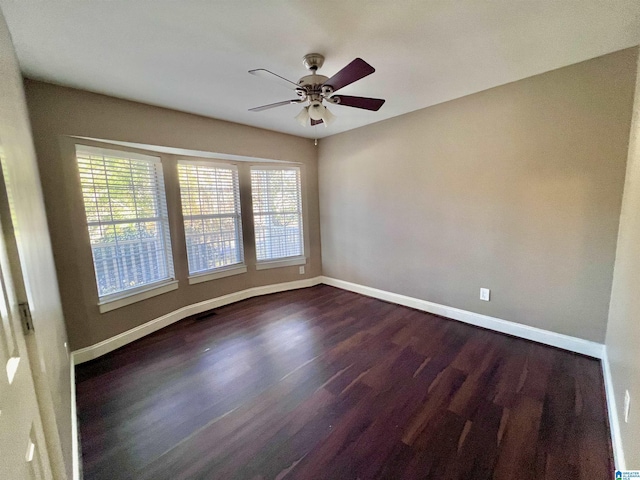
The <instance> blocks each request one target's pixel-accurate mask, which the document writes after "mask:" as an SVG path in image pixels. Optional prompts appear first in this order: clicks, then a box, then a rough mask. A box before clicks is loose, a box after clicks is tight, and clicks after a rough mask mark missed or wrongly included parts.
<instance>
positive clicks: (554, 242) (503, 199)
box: [318, 49, 640, 398]
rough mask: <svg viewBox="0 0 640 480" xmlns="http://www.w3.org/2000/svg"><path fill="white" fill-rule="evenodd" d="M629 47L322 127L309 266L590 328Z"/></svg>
mask: <svg viewBox="0 0 640 480" xmlns="http://www.w3.org/2000/svg"><path fill="white" fill-rule="evenodd" d="M636 56H637V51H636V49H628V50H624V51H621V52H617V53H613V54H610V55H607V56H604V57H600V58H596V59H593V60H590V61H586V62H583V63H580V64H577V65H573V66H569V67H566V68H562V69H559V70H556V71H552V72H548V73H545V74H542V75H538V76H535V77H532V78H528V79H525V80H522V81H518V82H515V83H512V84H508V85H504V86H501V87H497V88H494V89H491V90H487V91H484V92H480V93H478V94H475V95H471V96H468V97H464V98H460V99H457V100H454V101H451V102H447V103H444V104H440V105H437V106H433V107H430V108H426V109H423V110H419V111H416V112H413V113H410V114H407V115H403V116H401V117H396V118H393V119H389V120H386V121H383V122H380V123H377V124H374V125H369V126H366V127H363V128H360V129H357V130H353V131H350V132H346V133H343V134H340V135H336V136H332V137H330V138H327V139H323V140H322V141H321V143H320V150H319V161H318V162H319V163H318V164H319V183H320V212H321V232H322V262H323V274H324V275H326V276H329V277H334V278H338V279H342V280H346V281H350V282H355V283H358V284H362V285H367V286H370V287H375V288H379V289H383V290H387V291H391V292H395V293H400V294H404V295H409V296H412V297H416V298H419V299H424V300H429V301H432V302H437V303H440V304H444V305H449V306H453V307H458V308H462V309H465V310H470V311H473V312H478V313H482V314H486V315H491V316H495V317H498V318H502V319H505V320H510V321H514V322H519V323H522V324H526V325H531V326H535V327H539V328H543V329H546V330H551V331H555V332H559V333H563V334H568V335H573V336H576V337H580V338H584V339H587V340H593V341H597V342H603V341H604V337H605V329H606V322H607V313H608V308H609V296H610V292H611V280H612V275H613V263H614V254H615V248H616V236H617V230H618V217H619V211H620V204H621V198H622V187H623V182H624V174H625V160H626V154H627V153H626V152H627V143H628V139H629V125H630V119H631V105H632V102H633V89H634V84H635V63H636ZM389 100H390V101H393V99H392V98H391V99H389ZM383 108H384V107H383ZM337 113H338V114H339V112H337ZM480 287H488V288H490V289H491V294H492V298H491V301H490V302H488V303H487V302H482V301H480V300H479V298H478V297H479V289H480ZM639 398H640V397H639Z"/></svg>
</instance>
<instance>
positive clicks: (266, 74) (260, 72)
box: [249, 68, 298, 90]
mask: <svg viewBox="0 0 640 480" xmlns="http://www.w3.org/2000/svg"><path fill="white" fill-rule="evenodd" d="M249 73H250V74H252V75H255V76H256V77H262V78H266V79H267V80H271V81H276V82H278V83H279V84H280V85H282V86H283V87H287V88H290V89H291V90H295V89H296V88H298V84H297V83H296V82H292V81H291V80H287V79H286V78H284V77H281V76H280V75H278V74H277V73H273V72H270V71H269V70H265V69H264V68H258V69H256V70H249Z"/></svg>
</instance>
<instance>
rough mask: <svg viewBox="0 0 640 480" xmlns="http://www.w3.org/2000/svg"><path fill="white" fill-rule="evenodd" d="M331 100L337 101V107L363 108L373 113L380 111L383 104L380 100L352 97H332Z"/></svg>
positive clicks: (382, 100)
mask: <svg viewBox="0 0 640 480" xmlns="http://www.w3.org/2000/svg"><path fill="white" fill-rule="evenodd" d="M331 98H332V99H338V103H337V105H343V106H345V107H355V108H363V109H364V110H373V111H374V112H377V111H378V110H380V107H381V106H382V105H383V104H384V102H385V101H384V99H382V98H368V97H352V96H350V95H334V96H333V97H331Z"/></svg>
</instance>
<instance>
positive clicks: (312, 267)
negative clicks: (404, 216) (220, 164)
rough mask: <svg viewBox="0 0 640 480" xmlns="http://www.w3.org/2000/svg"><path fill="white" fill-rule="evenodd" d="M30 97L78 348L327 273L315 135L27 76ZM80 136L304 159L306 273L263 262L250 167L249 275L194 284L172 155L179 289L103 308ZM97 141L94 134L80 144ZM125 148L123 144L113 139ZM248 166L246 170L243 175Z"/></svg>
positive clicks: (246, 200)
mask: <svg viewBox="0 0 640 480" xmlns="http://www.w3.org/2000/svg"><path fill="white" fill-rule="evenodd" d="M25 85H26V93H27V102H28V105H29V111H30V115H31V121H32V126H33V130H34V137H35V144H36V151H37V154H38V161H39V164H40V169H41V172H42V176H43V189H44V195H45V203H46V207H47V216H48V220H49V226H50V230H51V238H52V242H53V249H54V253H55V257H56V267H57V270H58V275H59V281H60V292H61V295H62V301H63V307H64V312H65V317H66V320H67V328H68V331H69V339H70V341H71V347H72V348H73V349H74V350H75V349H78V348H82V347H86V346H89V345H93V344H96V343H98V342H100V341H102V340H105V339H107V338H110V337H112V336H114V335H117V334H119V333H122V332H124V331H126V330H129V329H131V328H134V327H136V326H138V325H141V324H143V323H145V322H148V321H150V320H153V319H155V318H158V317H160V316H162V315H164V314H166V313H169V312H172V311H174V310H176V309H178V308H180V307H183V306H185V305H190V304H193V303H197V302H201V301H203V300H207V299H209V298H214V297H217V296H220V295H225V294H228V293H231V292H235V291H239V290H244V289H246V288H250V287H254V286H261V285H267V284H273V283H280V282H287V281H293V280H300V279H304V278H310V277H314V276H317V275H320V273H321V259H320V231H319V210H318V189H317V152H316V147H315V146H314V145H313V141H311V140H308V139H303V138H299V137H293V136H290V135H284V134H280V133H275V132H270V131H266V130H261V129H257V128H252V127H247V126H243V125H238V124H233V123H229V122H224V121H221V120H213V119H209V118H204V117H199V116H196V115H190V114H186V113H181V112H177V111H173V110H167V109H163V108H158V107H153V106H149V105H143V104H139V103H134V102H129V101H126V100H120V99H116V98H112V97H107V96H103V95H97V94H93V93H89V92H85V91H80V90H74V89H70V88H63V87H58V86H54V85H50V84H46V83H41V82H35V81H29V80H27V81H26V83H25ZM67 135H78V136H85V137H93V138H102V139H110V140H118V141H126V142H136V143H143V144H151V145H163V146H171V147H179V148H186V149H194V150H203V151H212V152H217V153H223V154H234V155H244V156H250V157H261V158H272V159H277V160H283V161H295V162H301V163H302V182H303V208H304V209H305V212H304V213H305V218H304V227H305V238H306V245H305V254H306V256H307V257H308V263H307V265H306V273H305V274H304V275H300V274H299V273H298V267H297V266H296V267H284V268H276V269H270V270H260V271H256V270H255V249H254V246H253V235H252V234H251V231H250V230H248V229H251V228H252V226H251V224H250V223H251V215H250V208H251V202H250V196H249V190H248V186H249V185H248V182H249V181H250V180H249V176H248V175H247V174H246V173H247V170H246V169H245V170H242V165H243V164H240V168H241V170H240V176H241V186H240V188H241V196H242V195H243V203H242V208H243V227H244V232H245V235H244V238H245V261H246V263H247V265H248V268H249V271H248V272H247V273H246V274H242V275H237V276H233V277H228V278H223V279H219V280H213V281H210V282H205V283H200V284H196V285H188V281H187V276H188V270H187V263H186V247H185V241H184V235H183V230H182V217H181V212H180V207H179V190H178V188H177V178H176V177H177V172H176V168H175V162H176V158H175V157H173V156H171V155H164V154H154V155H158V156H161V157H162V161H163V168H164V174H165V184H166V190H167V206H168V209H169V222H170V225H171V229H172V248H173V257H174V266H175V272H176V277H177V279H178V280H179V282H180V283H179V288H178V290H175V291H172V292H169V293H165V294H163V295H160V296H157V297H153V298H152V299H148V300H145V301H142V302H139V303H136V304H133V305H130V306H127V307H123V308H119V309H117V310H113V311H111V312H107V313H105V314H100V313H99V311H98V307H97V303H98V296H97V289H96V283H95V277H94V272H93V264H92V259H91V249H90V246H89V235H88V232H87V228H86V219H85V215H84V206H83V203H82V197H81V190H80V184H79V177H78V172H77V166H76V160H75V147H74V145H75V143H76V140H74V139H70V138H69V137H67ZM80 143H87V142H80ZM110 148H120V147H110ZM243 172H244V173H243Z"/></svg>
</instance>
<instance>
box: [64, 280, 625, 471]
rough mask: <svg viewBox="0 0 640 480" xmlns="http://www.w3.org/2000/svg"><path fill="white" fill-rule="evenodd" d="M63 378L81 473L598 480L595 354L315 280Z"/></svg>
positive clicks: (604, 435)
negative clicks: (70, 389) (74, 413)
mask: <svg viewBox="0 0 640 480" xmlns="http://www.w3.org/2000/svg"><path fill="white" fill-rule="evenodd" d="M76 379H77V405H78V415H79V420H80V429H81V442H82V458H83V469H84V476H85V479H87V480H93V479H104V480H107V479H108V480H117V479H141V480H145V479H149V480H150V479H154V480H159V479H171V480H176V479H227V478H229V479H231V478H233V479H254V480H257V479H278V480H282V479H286V480H291V479H369V478H389V479H423V478H433V479H450V480H453V479H474V480H478V479H498V480H516V479H518V480H538V479H563V480H564V479H585V480H586V479H589V480H592V479H603V480H604V479H609V478H612V472H613V465H612V461H611V458H612V453H611V445H610V441H609V429H608V423H607V413H606V405H605V401H604V387H603V380H602V374H601V370H600V363H599V362H598V361H596V360H593V359H590V358H587V357H583V356H580V355H574V354H571V353H568V352H565V351H562V350H558V349H554V348H550V347H545V346H542V345H539V344H536V343H532V342H528V341H525V340H520V339H517V338H513V337H509V336H506V335H501V334H497V333H494V332H490V331H487V330H483V329H480V328H477V327H472V326H469V325H465V324H462V323H459V322H456V321H452V320H447V319H444V318H441V317H437V316H434V315H430V314H427V313H423V312H419V311H416V310H412V309H409V308H405V307H401V306H397V305H392V304H389V303H385V302H381V301H378V300H375V299H372V298H368V297H364V296H361V295H358V294H355V293H351V292H346V291H343V290H339V289H336V288H333V287H329V286H325V285H320V286H317V287H312V288H307V289H301V290H296V291H291V292H283V293H278V294H274V295H268V296H263V297H257V298H253V299H249V300H245V301H243V302H239V303H236V304H233V305H228V306H226V307H223V308H219V309H217V310H216V311H215V314H213V315H210V316H207V317H205V318H201V319H196V318H190V319H186V320H183V321H181V322H179V323H177V324H174V325H172V326H170V327H167V328H165V329H163V330H161V331H159V332H156V333H155V334H153V335H150V336H148V337H145V338H143V339H141V340H139V341H137V342H135V343H132V344H130V345H127V346H126V347H123V348H121V349H119V350H117V351H115V352H112V353H110V354H108V355H106V356H104V357H101V358H99V359H97V360H94V361H92V362H89V363H85V364H82V365H79V366H77V368H76Z"/></svg>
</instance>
